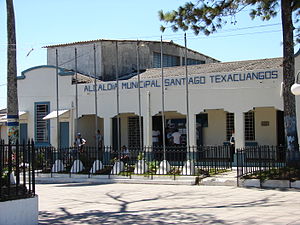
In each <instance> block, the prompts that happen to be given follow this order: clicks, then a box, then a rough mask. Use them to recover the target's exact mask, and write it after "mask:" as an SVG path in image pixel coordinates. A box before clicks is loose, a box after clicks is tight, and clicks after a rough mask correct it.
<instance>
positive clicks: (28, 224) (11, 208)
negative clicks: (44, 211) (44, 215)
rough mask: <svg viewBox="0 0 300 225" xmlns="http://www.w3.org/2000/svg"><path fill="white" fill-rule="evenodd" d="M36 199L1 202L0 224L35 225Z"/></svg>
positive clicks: (36, 215)
mask: <svg viewBox="0 0 300 225" xmlns="http://www.w3.org/2000/svg"><path fill="white" fill-rule="evenodd" d="M38 213H39V210H38V197H37V196H36V197H34V198H26V199H19V200H13V201H6V202H1V204H0V224H3V225H4V224H5V225H16V224H22V225H35V224H36V225H37V224H38Z"/></svg>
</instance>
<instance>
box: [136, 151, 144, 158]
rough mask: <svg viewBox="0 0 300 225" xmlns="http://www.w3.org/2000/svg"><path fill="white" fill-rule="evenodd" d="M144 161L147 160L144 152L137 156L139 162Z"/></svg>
mask: <svg viewBox="0 0 300 225" xmlns="http://www.w3.org/2000/svg"><path fill="white" fill-rule="evenodd" d="M143 159H145V157H144V153H143V152H140V153H139V154H138V156H137V160H143Z"/></svg>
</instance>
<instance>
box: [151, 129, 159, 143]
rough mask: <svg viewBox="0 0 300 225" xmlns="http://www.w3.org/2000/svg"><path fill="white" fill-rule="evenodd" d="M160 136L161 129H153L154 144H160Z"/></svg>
mask: <svg viewBox="0 0 300 225" xmlns="http://www.w3.org/2000/svg"><path fill="white" fill-rule="evenodd" d="M159 136H160V131H159V130H153V131H152V142H153V146H157V145H158V144H159Z"/></svg>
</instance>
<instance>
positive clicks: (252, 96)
mask: <svg viewBox="0 0 300 225" xmlns="http://www.w3.org/2000/svg"><path fill="white" fill-rule="evenodd" d="M274 70H276V71H278V78H276V79H257V80H256V79H255V80H246V81H239V82H212V79H213V78H212V77H214V76H215V75H216V73H208V74H191V75H190V78H192V79H194V78H197V77H198V78H199V76H202V77H205V79H206V82H205V83H197V82H196V83H191V84H190V85H189V102H190V105H189V107H190V115H191V116H190V129H191V130H193V131H194V130H195V115H196V114H198V113H200V112H204V111H208V112H209V127H208V128H207V129H206V130H205V135H206V136H205V144H222V143H223V142H224V141H225V132H226V125H225V118H226V117H225V116H226V114H225V112H224V111H228V112H233V113H235V116H236V117H238V116H239V117H241V116H242V115H243V112H247V111H249V110H251V109H253V108H260V107H267V108H268V107H273V108H274V109H279V110H282V109H283V105H282V97H280V86H281V82H282V69H281V68H274ZM55 72H56V71H55V68H54V67H47V66H46V67H39V68H35V69H31V70H28V71H27V72H26V73H24V75H25V79H21V80H19V81H18V85H19V87H21V88H20V91H19V102H20V110H22V111H28V129H29V130H28V134H29V137H34V102H50V111H53V110H55V109H56V93H55V90H56V89H55V78H56V75H55ZM241 72H247V71H241ZM248 72H251V73H252V72H259V71H248ZM228 74H230V71H228ZM177 78H178V77H177ZM165 79H169V81H171V79H173V78H172V77H167V78H165ZM71 80H72V76H71V75H68V76H67V75H59V87H60V89H59V96H60V97H59V108H60V109H72V107H73V106H74V102H75V87H74V86H75V85H72V84H71ZM134 81H135V79H130V80H127V81H120V84H119V85H120V86H119V87H120V97H119V101H120V113H126V114H135V115H138V112H139V109H138V89H137V88H132V89H128V88H127V86H126V85H124V83H125V84H126V83H128V82H134ZM143 82H146V80H143ZM147 82H150V83H151V82H154V83H156V85H153V86H151V85H148V86H147V87H144V86H143V88H141V103H142V108H141V110H142V116H143V118H144V122H145V121H150V120H148V119H147V118H148V117H149V116H154V115H156V114H158V113H159V112H160V111H161V88H160V87H158V86H159V84H160V82H161V81H160V78H158V79H147ZM101 85H102V86H101ZM109 85H110V86H111V87H114V85H115V82H99V83H98V87H100V86H101V87H102V91H101V89H100V91H99V92H98V93H97V94H98V115H99V116H100V117H101V118H103V120H104V121H108V122H107V124H110V123H111V122H110V121H111V118H113V117H114V116H116V99H117V97H116V89H112V90H103V87H106V88H107V87H108V86H109ZM78 93H79V99H78V102H79V108H78V110H79V116H82V115H93V114H94V111H95V110H94V91H93V85H92V84H80V85H78ZM149 99H150V100H149ZM165 111H168V112H171V111H173V112H176V113H175V114H176V115H177V116H178V115H180V114H181V116H182V117H184V116H185V114H186V95H185V85H169V86H166V87H165ZM268 112H270V113H272V115H273V111H268ZM73 113H75V110H73ZM178 113H179V114H178ZM71 114H72V113H71ZM175 114H174V115H175ZM124 115H125V114H124ZM174 115H172V114H167V116H170V117H172V116H174ZM91 117H93V116H91ZM265 117H266V115H264V114H263V113H262V114H261V120H262V119H264V118H265ZM71 118H75V116H74V115H70V134H73V131H72V130H71V129H72V127H74V125H72V124H73V121H74V120H73V119H71ZM241 118H242V117H241ZM272 120H273V119H272ZM124 121H125V120H124ZM218 121H220V122H218ZM222 121H223V122H222ZM237 121H242V120H241V119H240V120H237ZM270 121H271V120H270ZM87 122H88V124H91V126H90V127H89V128H88V129H89V130H87V131H84V132H87V135H86V136H94V133H93V130H94V128H93V127H92V126H93V124H94V123H92V119H90V120H88V121H87ZM104 123H105V122H103V129H104ZM123 123H124V124H123V126H122V129H124V132H125V131H126V127H127V122H123ZM149 123H150V122H149ZM50 124H51V127H52V129H51V144H52V145H54V146H55V145H56V135H55V133H56V126H55V122H54V121H51V122H50ZM271 124H273V123H271ZM237 125H238V126H240V128H241V129H240V130H241V131H242V130H243V125H242V122H239V124H237ZM101 126H102V125H101ZM144 126H145V125H144ZM272 126H273V125H272ZM271 128H272V127H270V129H271ZM273 128H274V129H275V127H273ZM273 128H272V129H273ZM101 129H102V128H101ZM263 129H264V130H265V128H263ZM90 130H91V131H90ZM145 131H147V129H146V128H145V129H144V137H145V135H146V136H147V134H146V133H145ZM81 132H82V133H83V131H81ZM103 132H104V135H106V134H107V133H110V132H111V128H109V129H108V127H107V126H106V128H105V130H103ZM147 133H148V135H150V133H151V132H150V130H148V131H147ZM258 133H260V134H261V135H264V134H265V132H264V131H262V132H260V131H258ZM125 134H127V131H126V132H125ZM106 136H107V135H106ZM216 137H217V138H216ZM122 138H123V139H122V144H123V143H124V144H127V142H126V141H127V140H128V138H127V137H126V135H125V136H124V137H122ZM190 138H191V139H190V143H195V135H194V134H193V135H191V136H190ZM105 139H106V143H105V144H106V145H111V138H108V137H106V138H105ZM274 139H275V138H274V137H273V134H272V137H269V136H268V137H267V139H266V140H267V143H272V142H274ZM89 142H90V143H93V142H92V140H89ZM259 142H261V140H259ZM70 143H73V141H70ZM261 144H265V143H261Z"/></svg>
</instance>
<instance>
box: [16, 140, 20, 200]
mask: <svg viewBox="0 0 300 225" xmlns="http://www.w3.org/2000/svg"><path fill="white" fill-rule="evenodd" d="M19 150H20V145H19V140H17V142H16V154H15V161H16V174H15V175H16V195H17V196H18V193H19V185H20V168H19V167H20V162H19Z"/></svg>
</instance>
